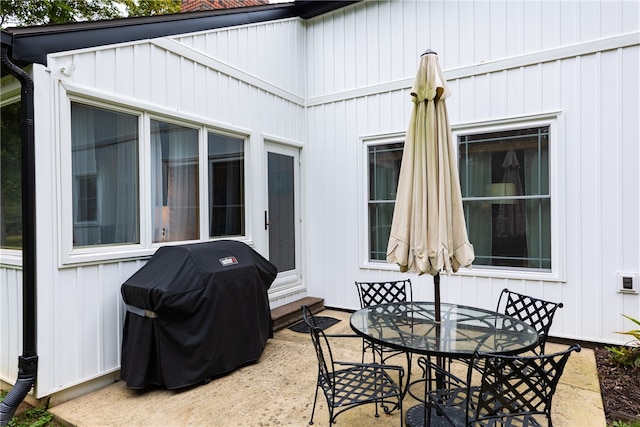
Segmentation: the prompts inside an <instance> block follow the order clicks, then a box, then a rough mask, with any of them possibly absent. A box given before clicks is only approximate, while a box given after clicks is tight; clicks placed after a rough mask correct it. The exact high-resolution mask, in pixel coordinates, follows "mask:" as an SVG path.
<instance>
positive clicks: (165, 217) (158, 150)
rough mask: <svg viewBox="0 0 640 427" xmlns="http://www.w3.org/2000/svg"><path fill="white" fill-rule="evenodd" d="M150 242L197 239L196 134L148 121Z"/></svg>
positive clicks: (177, 127) (191, 131) (186, 129)
mask: <svg viewBox="0 0 640 427" xmlns="http://www.w3.org/2000/svg"><path fill="white" fill-rule="evenodd" d="M151 158H152V165H151V178H152V186H153V188H152V193H151V197H152V200H151V203H152V206H153V207H154V220H153V229H154V242H162V241H179V240H195V239H198V237H199V223H198V221H199V220H198V218H199V215H198V210H199V190H198V131H197V130H195V129H189V128H185V127H181V126H177V125H173V124H169V123H164V122H160V121H157V120H152V121H151Z"/></svg>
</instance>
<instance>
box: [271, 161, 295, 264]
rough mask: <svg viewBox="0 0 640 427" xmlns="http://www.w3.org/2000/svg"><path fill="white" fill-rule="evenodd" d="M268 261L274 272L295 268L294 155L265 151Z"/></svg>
mask: <svg viewBox="0 0 640 427" xmlns="http://www.w3.org/2000/svg"><path fill="white" fill-rule="evenodd" d="M267 163H268V164H267V180H268V187H269V189H268V202H269V214H268V215H269V216H268V217H269V221H270V225H269V261H271V262H272V263H273V264H274V265H275V266H276V267H278V273H280V272H283V271H289V270H294V269H295V268H296V226H295V176H294V173H295V165H294V157H292V156H288V155H285V154H279V153H273V152H269V153H268V154H267Z"/></svg>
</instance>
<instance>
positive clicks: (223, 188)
mask: <svg viewBox="0 0 640 427" xmlns="http://www.w3.org/2000/svg"><path fill="white" fill-rule="evenodd" d="M208 146H209V148H208V152H209V235H210V236H211V237H219V236H242V235H244V140H243V139H238V138H233V137H230V136H224V135H217V134H213V133H210V134H209V141H208Z"/></svg>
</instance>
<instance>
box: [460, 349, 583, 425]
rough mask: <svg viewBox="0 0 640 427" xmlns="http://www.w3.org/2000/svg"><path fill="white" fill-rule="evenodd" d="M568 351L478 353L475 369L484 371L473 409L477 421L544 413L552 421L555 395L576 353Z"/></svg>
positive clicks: (475, 394)
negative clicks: (509, 354) (526, 354)
mask: <svg viewBox="0 0 640 427" xmlns="http://www.w3.org/2000/svg"><path fill="white" fill-rule="evenodd" d="M574 351H576V352H579V351H580V346H579V345H577V344H574V345H571V346H570V347H569V348H567V349H566V350H564V351H560V352H557V353H553V354H547V355H535V356H496V355H495V354H490V353H476V354H475V357H474V361H473V363H474V367H475V368H476V369H477V370H479V371H480V372H481V379H480V385H479V386H478V389H477V393H473V396H474V398H473V401H472V402H470V405H471V407H473V408H475V418H474V419H475V420H478V419H487V418H492V417H494V416H496V415H499V414H526V415H534V414H541V415H544V416H545V417H547V419H549V420H550V418H551V402H552V398H553V394H554V393H555V390H556V387H557V385H558V382H559V380H560V377H561V376H562V373H563V371H564V368H565V366H566V364H567V361H568V360H569V356H570V355H571V353H572V352H574Z"/></svg>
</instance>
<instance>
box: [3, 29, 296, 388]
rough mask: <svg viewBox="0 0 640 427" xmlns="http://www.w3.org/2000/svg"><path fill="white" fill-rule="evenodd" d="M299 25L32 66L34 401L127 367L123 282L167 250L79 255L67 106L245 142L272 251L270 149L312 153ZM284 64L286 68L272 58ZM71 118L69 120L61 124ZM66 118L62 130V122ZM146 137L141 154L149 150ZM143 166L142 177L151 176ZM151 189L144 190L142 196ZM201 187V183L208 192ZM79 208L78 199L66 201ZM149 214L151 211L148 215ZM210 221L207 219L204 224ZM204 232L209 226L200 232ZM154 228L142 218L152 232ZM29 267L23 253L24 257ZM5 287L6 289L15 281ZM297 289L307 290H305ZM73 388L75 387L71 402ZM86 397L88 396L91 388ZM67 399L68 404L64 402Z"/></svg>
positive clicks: (17, 294)
mask: <svg viewBox="0 0 640 427" xmlns="http://www.w3.org/2000/svg"><path fill="white" fill-rule="evenodd" d="M303 30H304V28H303V24H302V21H300V20H298V19H289V20H283V21H278V22H271V23H266V24H262V25H260V24H257V25H247V26H242V27H236V28H230V29H223V30H217V31H213V32H209V33H197V34H189V35H183V36H181V37H174V38H161V39H153V40H146V41H141V42H134V43H127V44H120V45H114V46H103V47H100V48H96V49H85V50H80V51H74V52H63V53H59V54H54V55H51V56H50V58H49V62H48V66H47V67H43V66H40V65H34V67H33V68H34V71H33V78H34V83H35V87H36V117H37V121H38V126H37V127H36V144H37V147H38V150H37V159H36V162H37V170H38V177H37V188H38V194H37V197H38V203H37V209H38V234H37V239H38V244H37V251H38V260H37V262H38V272H37V286H38V291H37V292H38V309H37V310H38V318H37V331H38V332H37V333H38V348H37V351H38V355H39V374H38V381H37V388H36V390H35V391H34V395H35V397H42V396H47V395H51V394H55V395H56V396H59V397H58V399H66V398H68V397H69V396H72V395H73V394H74V393H82V392H83V384H89V383H90V382H91V381H92V380H93V383H91V385H88V386H87V387H88V388H89V389H90V388H95V387H96V384H98V385H101V384H104V383H105V381H106V382H109V381H113V379H114V378H115V377H116V376H117V372H118V370H119V368H120V351H121V340H122V327H123V321H124V316H125V309H124V305H123V302H122V297H121V294H120V287H121V285H122V283H123V282H124V281H125V280H126V279H127V278H128V277H130V276H131V275H132V274H133V273H134V272H135V271H137V270H138V269H139V268H140V267H141V266H142V265H143V264H144V262H145V261H146V259H148V257H149V256H150V255H151V254H152V253H153V252H154V251H155V250H156V249H157V245H153V244H147V245H144V244H143V245H140V246H139V247H138V248H136V249H133V250H130V249H127V248H119V249H112V248H109V249H108V253H107V252H106V251H104V250H102V251H100V250H98V251H91V252H89V251H85V252H83V251H77V250H73V248H72V245H71V240H70V237H69V236H70V234H71V232H70V230H71V224H70V221H69V220H68V219H69V218H71V213H70V212H71V211H70V206H71V205H70V202H69V197H70V195H69V192H68V191H66V189H65V188H70V186H69V185H68V184H67V180H68V179H69V177H68V176H67V175H66V174H60V175H58V174H59V173H60V171H65V170H67V171H68V170H70V169H71V165H70V160H69V159H70V157H69V152H66V151H65V148H66V150H69V144H70V143H69V140H70V124H69V112H68V110H69V100H70V99H73V100H79V101H81V102H82V101H84V100H86V101H88V102H94V103H95V102H97V103H98V104H97V105H102V106H104V107H106V108H109V107H110V106H116V107H118V108H124V109H125V111H133V112H143V114H149V115H153V117H161V118H162V117H166V118H169V119H175V120H179V121H181V122H183V123H186V124H188V125H190V124H196V125H200V126H205V127H206V128H207V129H213V130H217V131H223V132H230V133H232V134H236V135H239V136H240V137H246V138H247V144H246V151H245V156H246V159H247V174H248V175H247V182H248V183H250V185H249V186H248V187H247V193H246V203H247V211H248V212H251V211H252V210H253V211H256V210H258V209H259V211H256V214H255V215H250V216H249V218H248V222H247V225H246V228H247V236H248V239H247V240H246V242H247V243H248V244H250V245H252V246H254V247H256V248H257V249H258V250H260V248H263V247H264V246H265V244H266V242H265V237H264V235H262V234H261V231H262V230H264V228H263V222H262V221H263V217H262V215H258V213H261V212H262V203H263V202H262V200H261V197H263V192H262V188H261V187H260V185H261V184H262V183H263V182H264V180H263V179H261V178H260V177H261V176H264V175H265V173H266V172H265V171H264V167H263V164H264V162H263V156H264V154H263V144H264V143H265V141H266V142H269V141H271V142H282V143H287V144H289V145H293V146H296V145H299V146H302V145H303V144H302V143H303V139H304V129H305V126H304V98H303V96H304V91H305V88H304V73H303V72H302V70H303V69H304V44H303V43H302V42H303V41H304V33H303ZM272 58H277V59H278V61H276V62H274V61H273V60H270V59H272ZM60 117H62V119H60ZM56 120H59V122H56ZM147 144H148V141H143V143H142V146H141V150H140V156H141V158H144V157H143V156H144V155H145V153H148V152H149V150H148V145H147ZM148 168H149V166H148V164H146V163H144V162H143V166H142V168H141V175H143V174H144V171H145V170H148ZM148 185H149V183H145V182H144V181H143V184H142V186H141V192H142V194H143V196H142V197H145V196H144V194H148V190H147V189H148V188H149V187H148ZM201 187H203V186H201ZM68 202H69V203H68ZM146 209H148V207H146V206H145V205H144V203H142V204H141V215H142V216H143V217H144V215H145V210H146ZM205 220H206V219H205ZM201 229H202V227H201ZM150 230H151V225H150V224H149V223H148V221H145V220H144V219H143V222H142V236H143V239H144V235H145V233H147V234H149V233H150ZM17 258H18V259H19V257H17ZM13 264H15V265H11V263H8V264H6V265H5V263H4V262H3V265H2V267H1V268H0V275H1V276H0V277H2V284H3V286H2V287H1V290H0V292H2V293H1V294H0V301H1V304H2V306H1V307H0V309H1V313H2V314H0V321H1V322H2V327H3V330H10V331H12V332H11V333H10V334H8V335H7V334H5V333H3V334H2V343H1V344H2V346H1V348H0V353H1V354H0V356H1V360H2V363H1V364H0V379H1V380H5V381H7V382H10V383H12V382H14V381H15V379H16V378H17V357H18V355H19V354H21V352H22V335H21V331H22V308H21V307H22V306H21V301H22V300H21V293H22V291H21V283H22V277H21V270H20V263H19V262H17V261H16V262H14V263H13ZM5 284H6V285H5ZM295 292H297V294H296V293H295ZM305 295H306V294H305V293H304V289H302V290H301V291H300V290H298V291H294V293H291V292H290V293H289V294H282V295H276V296H274V298H273V301H272V304H273V305H274V306H277V305H278V304H284V303H287V302H290V301H292V300H295V299H298V298H300V296H305ZM64 390H70V391H69V392H68V393H67V394H66V395H65V394H64V393H62V391H64ZM84 391H86V390H84ZM63 396H64V397H63Z"/></svg>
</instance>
